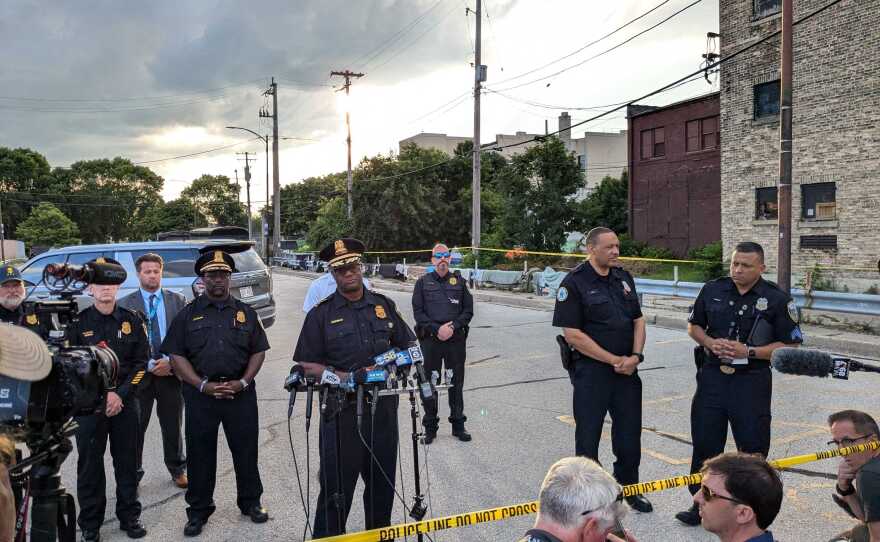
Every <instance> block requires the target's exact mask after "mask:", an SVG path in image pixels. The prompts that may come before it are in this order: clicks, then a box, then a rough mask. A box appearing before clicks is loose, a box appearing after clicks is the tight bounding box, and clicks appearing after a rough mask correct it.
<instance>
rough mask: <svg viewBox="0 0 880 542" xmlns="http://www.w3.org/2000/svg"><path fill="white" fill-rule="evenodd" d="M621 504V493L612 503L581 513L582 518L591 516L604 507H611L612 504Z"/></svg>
mask: <svg viewBox="0 0 880 542" xmlns="http://www.w3.org/2000/svg"><path fill="white" fill-rule="evenodd" d="M619 502H623V493H618V494H617V498H616V499H614V501H613V502H610V503H608V504H606V505H604V506H599V507H598V508H593V509H592V510H587V511H586V512H581V515H582V516H586V515H587V514H592V513H593V512H595V511H597V510H599V509H600V508H605V506H611V505H612V504H615V503H619Z"/></svg>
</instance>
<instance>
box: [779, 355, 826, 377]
mask: <svg viewBox="0 0 880 542" xmlns="http://www.w3.org/2000/svg"><path fill="white" fill-rule="evenodd" d="M770 364H771V365H773V368H774V369H776V370H777V371H779V372H780V373H785V374H793V375H801V376H818V377H821V378H824V377H826V376H829V375H831V374H832V373H834V370H835V363H834V359H833V358H832V357H831V356H830V355H829V354H826V353H825V352H819V351H817V350H804V349H801V348H777V349H776V350H774V351H773V355H772V356H771V358H770Z"/></svg>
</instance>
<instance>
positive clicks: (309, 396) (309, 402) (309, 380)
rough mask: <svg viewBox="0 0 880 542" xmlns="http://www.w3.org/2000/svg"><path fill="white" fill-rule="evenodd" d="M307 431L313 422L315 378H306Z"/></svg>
mask: <svg viewBox="0 0 880 542" xmlns="http://www.w3.org/2000/svg"><path fill="white" fill-rule="evenodd" d="M305 382H306V433H308V432H309V426H310V425H311V424H312V394H313V392H314V391H315V386H313V385H312V384H314V383H315V379H314V378H311V377H308V378H306V381H305Z"/></svg>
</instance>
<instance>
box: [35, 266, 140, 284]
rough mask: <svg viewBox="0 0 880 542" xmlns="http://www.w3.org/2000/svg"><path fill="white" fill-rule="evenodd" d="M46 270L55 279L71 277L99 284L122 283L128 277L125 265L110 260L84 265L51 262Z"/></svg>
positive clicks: (77, 280) (78, 280)
mask: <svg viewBox="0 0 880 542" xmlns="http://www.w3.org/2000/svg"><path fill="white" fill-rule="evenodd" d="M44 272H45V273H47V274H49V275H51V276H52V277H53V278H55V279H71V280H73V281H76V282H84V283H86V284H98V285H116V284H122V283H123V282H125V279H126V278H127V277H128V273H126V271H125V268H124V267H122V266H121V265H117V264H115V263H109V262H105V263H97V262H90V263H87V264H84V265H73V264H61V263H50V264H48V265H47V266H46V267H45V270H44Z"/></svg>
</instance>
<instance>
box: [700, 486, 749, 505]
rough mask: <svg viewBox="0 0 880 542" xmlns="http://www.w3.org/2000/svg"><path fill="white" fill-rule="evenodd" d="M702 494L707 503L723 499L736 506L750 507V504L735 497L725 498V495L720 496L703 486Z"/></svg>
mask: <svg viewBox="0 0 880 542" xmlns="http://www.w3.org/2000/svg"><path fill="white" fill-rule="evenodd" d="M700 493H701V494H702V495H703V500H705V501H706V502H712V501H713V500H714V499H722V500H725V501H730V502H734V503H736V504H742V505H743V506H749V505H748V504H746V503H744V502H743V501H741V500H739V499H734V498H733V497H725V496H724V495H719V494H717V493H715V492H714V491H712V490H711V489H709V488H708V487H706V486H704V485H702V484H701V485H700Z"/></svg>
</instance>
